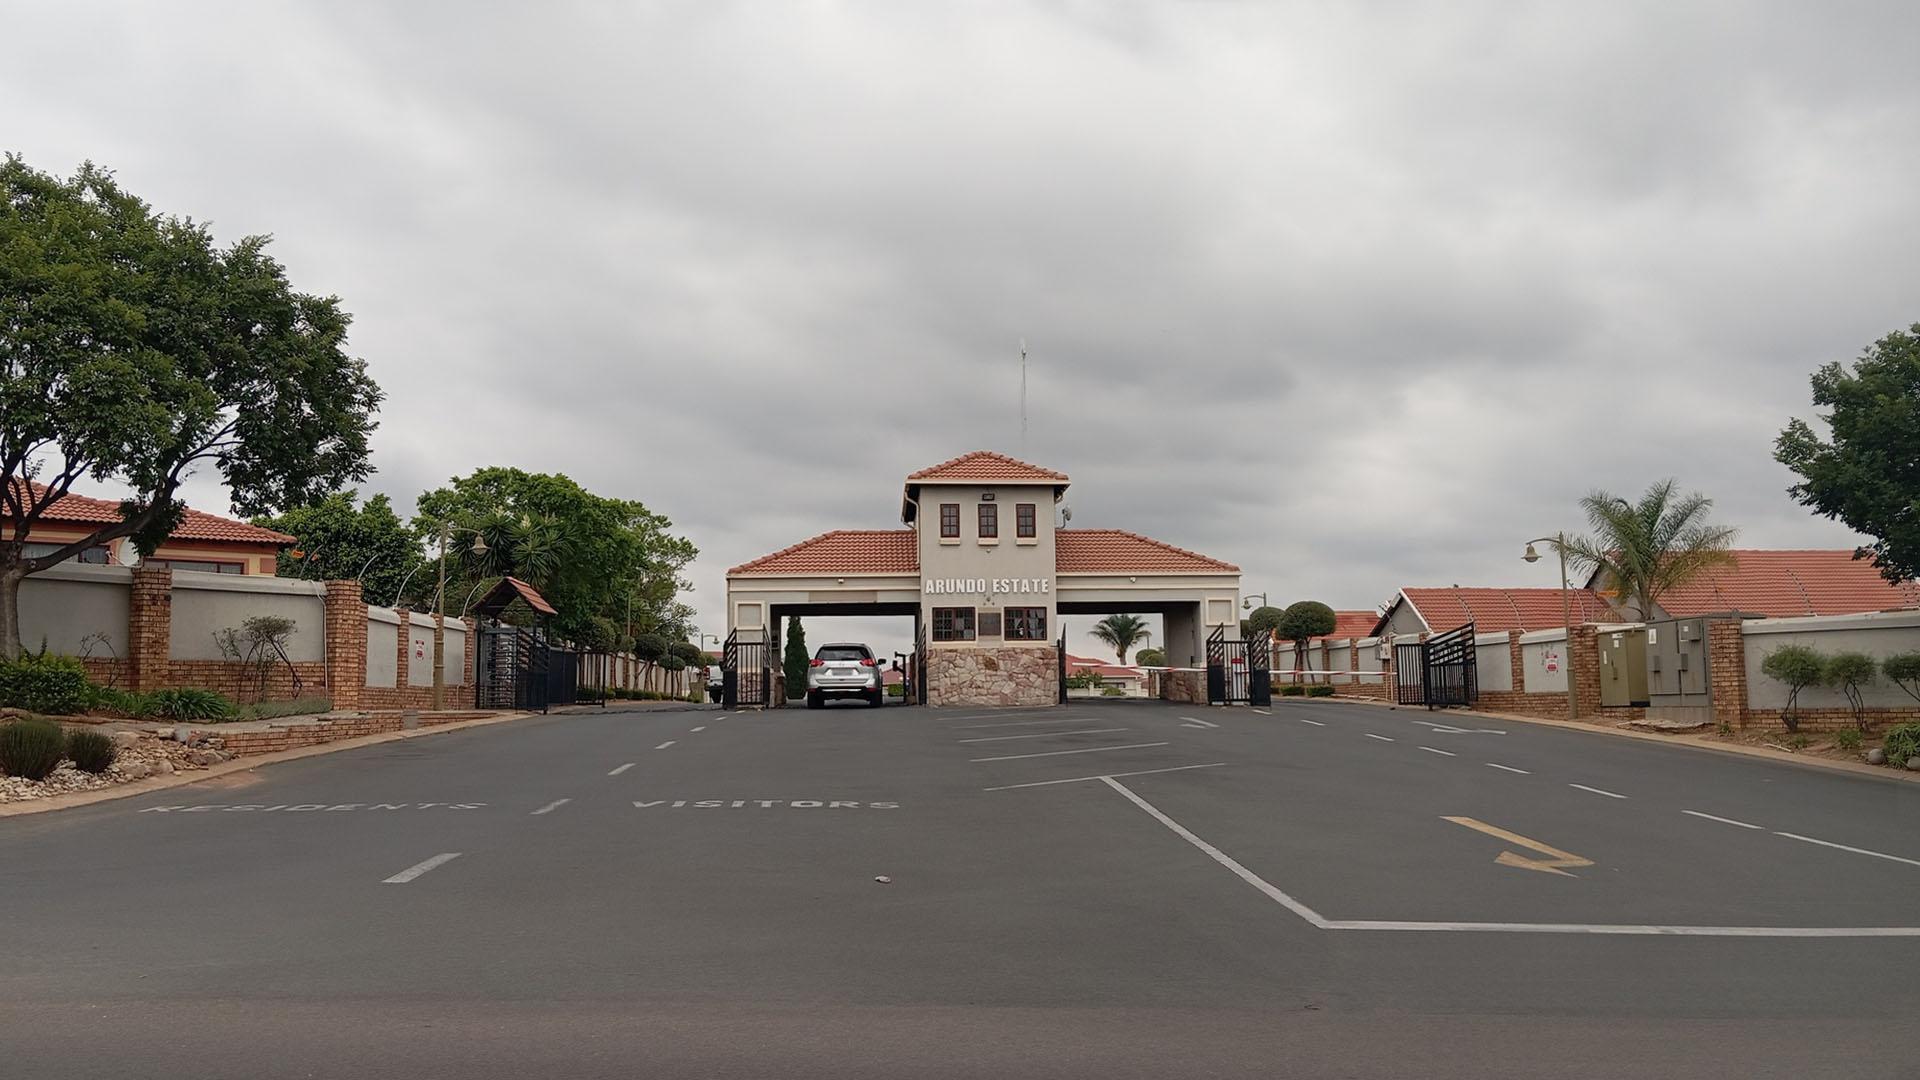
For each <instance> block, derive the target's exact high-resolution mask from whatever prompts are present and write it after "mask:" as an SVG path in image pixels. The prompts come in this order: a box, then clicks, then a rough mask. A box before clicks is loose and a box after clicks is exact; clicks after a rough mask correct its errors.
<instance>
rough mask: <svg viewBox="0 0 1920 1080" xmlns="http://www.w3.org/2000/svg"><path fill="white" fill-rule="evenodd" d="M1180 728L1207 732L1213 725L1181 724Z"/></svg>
mask: <svg viewBox="0 0 1920 1080" xmlns="http://www.w3.org/2000/svg"><path fill="white" fill-rule="evenodd" d="M1180 726H1181V727H1183V728H1192V729H1193V730H1194V731H1205V730H1207V727H1209V726H1211V725H1201V724H1181V725H1180Z"/></svg>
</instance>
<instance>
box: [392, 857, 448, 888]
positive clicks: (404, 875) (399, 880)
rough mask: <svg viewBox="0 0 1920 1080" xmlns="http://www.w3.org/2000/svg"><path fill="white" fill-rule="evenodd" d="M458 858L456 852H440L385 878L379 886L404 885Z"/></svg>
mask: <svg viewBox="0 0 1920 1080" xmlns="http://www.w3.org/2000/svg"><path fill="white" fill-rule="evenodd" d="M459 857H460V853H459V852H457V851H446V852H442V853H440V854H438V855H435V856H434V857H433V858H431V859H428V860H426V861H425V862H417V863H414V864H413V865H412V866H409V867H407V868H406V869H405V870H402V871H400V872H399V873H397V874H395V875H393V876H392V877H390V878H386V879H385V880H383V881H381V882H380V884H382V885H405V884H406V883H407V882H409V881H412V880H413V879H414V878H417V877H419V876H420V875H421V874H424V873H426V872H427V871H429V870H432V869H433V868H434V867H437V866H445V865H446V864H447V863H450V862H452V861H453V860H455V859H457V858H459Z"/></svg>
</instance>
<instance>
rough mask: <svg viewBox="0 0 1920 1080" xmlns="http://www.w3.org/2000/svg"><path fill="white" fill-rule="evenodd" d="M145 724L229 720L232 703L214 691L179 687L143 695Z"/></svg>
mask: <svg viewBox="0 0 1920 1080" xmlns="http://www.w3.org/2000/svg"><path fill="white" fill-rule="evenodd" d="M141 697H142V700H141V702H140V713H139V715H140V719H142V720H173V721H189V720H230V719H232V718H233V715H234V713H233V703H232V702H230V701H228V700H227V699H226V698H224V697H222V696H220V695H219V694H216V693H214V692H213V691H211V690H196V689H193V688H191V687H176V688H174V689H171V690H155V691H153V692H152V693H149V694H143V695H141Z"/></svg>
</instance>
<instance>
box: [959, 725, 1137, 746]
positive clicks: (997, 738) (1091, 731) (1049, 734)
mask: <svg viewBox="0 0 1920 1080" xmlns="http://www.w3.org/2000/svg"><path fill="white" fill-rule="evenodd" d="M1132 730H1133V729H1132V728H1123V727H1097V728H1087V729H1085V730H1079V731H1042V732H1040V733H1038V734H1035V735H988V736H985V737H984V738H979V739H961V740H960V742H962V743H976V742H1006V741H1007V740H1009V739H1053V738H1058V737H1059V736H1061V735H1105V734H1107V733H1108V732H1113V731H1132Z"/></svg>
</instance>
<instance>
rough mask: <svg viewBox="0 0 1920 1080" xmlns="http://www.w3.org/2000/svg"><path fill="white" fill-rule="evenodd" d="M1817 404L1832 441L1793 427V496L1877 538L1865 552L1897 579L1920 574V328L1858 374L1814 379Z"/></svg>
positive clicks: (1787, 443) (1787, 434)
mask: <svg viewBox="0 0 1920 1080" xmlns="http://www.w3.org/2000/svg"><path fill="white" fill-rule="evenodd" d="M1813 403H1814V404H1815V405H1816V406H1819V407H1821V408H1824V409H1826V410H1827V412H1826V415H1825V416H1823V417H1821V419H1823V420H1825V421H1826V426H1827V429H1828V431H1829V432H1830V433H1831V434H1832V439H1831V440H1828V439H1822V438H1821V437H1820V436H1819V435H1818V434H1816V433H1815V432H1814V429H1813V428H1812V427H1811V426H1810V425H1808V424H1807V422H1806V421H1804V420H1799V419H1795V420H1793V421H1791V422H1789V423H1788V424H1787V429H1786V430H1785V431H1783V432H1781V433H1780V438H1779V440H1778V441H1776V442H1775V443H1774V457H1775V458H1777V459H1778V460H1779V461H1780V463H1781V464H1782V465H1785V466H1786V467H1787V468H1789V469H1792V470H1793V471H1794V472H1796V473H1798V474H1800V478H1801V480H1800V483H1798V484H1795V485H1793V486H1792V487H1791V488H1789V489H1788V490H1789V491H1790V492H1791V493H1792V494H1793V497H1794V498H1795V499H1796V500H1798V501H1799V502H1801V503H1803V504H1805V505H1806V506H1809V507H1811V508H1812V509H1813V511H1814V513H1817V514H1824V515H1826V516H1827V517H1830V518H1838V519H1840V520H1841V521H1843V522H1846V523H1847V525H1848V526H1849V527H1851V528H1852V529H1854V530H1855V531H1856V532H1861V533H1865V534H1866V535H1868V536H1871V537H1873V543H1872V544H1870V545H1868V546H1867V547H1866V548H1864V549H1863V552H1864V553H1869V554H1871V555H1872V556H1873V561H1874V565H1875V566H1878V567H1879V568H1880V573H1881V576H1883V577H1885V578H1886V579H1887V580H1888V581H1893V582H1900V581H1908V580H1911V579H1913V578H1915V577H1920V323H1916V324H1914V325H1913V326H1911V327H1909V328H1908V329H1907V330H1905V331H1904V332H1903V331H1898V330H1896V331H1894V332H1893V333H1891V334H1888V335H1887V336H1886V337H1883V338H1881V339H1880V340H1879V341H1876V342H1874V344H1873V347H1872V348H1870V349H1868V350H1867V351H1866V353H1865V354H1863V355H1862V356H1861V357H1860V359H1859V360H1857V361H1855V362H1854V365H1853V370H1851V371H1849V370H1847V369H1846V368H1844V367H1842V366H1841V365H1839V364H1837V363H1835V364H1827V365H1826V366H1825V367H1822V368H1821V369H1820V370H1819V371H1816V372H1814V373H1813Z"/></svg>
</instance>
